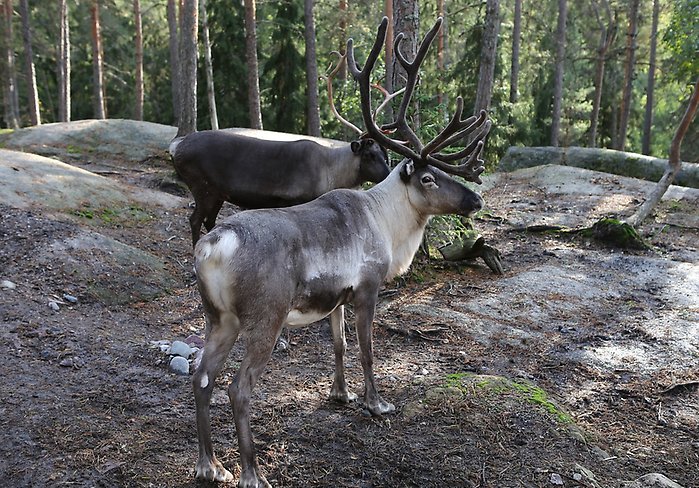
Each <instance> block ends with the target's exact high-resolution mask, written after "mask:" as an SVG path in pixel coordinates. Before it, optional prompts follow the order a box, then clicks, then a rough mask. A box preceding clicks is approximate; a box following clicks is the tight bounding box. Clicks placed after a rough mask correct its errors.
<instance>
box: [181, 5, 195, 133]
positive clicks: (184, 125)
mask: <svg viewBox="0 0 699 488" xmlns="http://www.w3.org/2000/svg"><path fill="white" fill-rule="evenodd" d="M198 5H199V4H198V2H197V0H184V3H183V4H182V7H183V8H182V10H181V11H180V16H181V17H180V18H181V27H180V49H179V52H180V67H181V71H180V117H179V125H178V130H177V137H180V136H185V135H187V134H189V133H191V132H196V130H197V54H198V53H197V41H198V26H199V8H198Z"/></svg>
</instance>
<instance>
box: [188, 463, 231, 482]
mask: <svg viewBox="0 0 699 488" xmlns="http://www.w3.org/2000/svg"><path fill="white" fill-rule="evenodd" d="M194 477H195V478H197V479H202V480H206V481H222V482H226V481H233V475H232V474H231V473H230V471H228V470H227V469H226V468H224V467H223V464H221V463H220V462H219V461H218V460H217V459H214V460H213V461H212V460H203V461H202V460H200V461H199V462H198V463H197V467H196V468H195V469H194Z"/></svg>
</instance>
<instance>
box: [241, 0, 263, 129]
mask: <svg viewBox="0 0 699 488" xmlns="http://www.w3.org/2000/svg"><path fill="white" fill-rule="evenodd" d="M255 8H256V7H255V0H245V59H246V60H247V66H248V112H249V114H250V127H251V128H253V129H262V111H261V109H260V79H259V75H258V67H257V27H256V25H255V23H256V19H255Z"/></svg>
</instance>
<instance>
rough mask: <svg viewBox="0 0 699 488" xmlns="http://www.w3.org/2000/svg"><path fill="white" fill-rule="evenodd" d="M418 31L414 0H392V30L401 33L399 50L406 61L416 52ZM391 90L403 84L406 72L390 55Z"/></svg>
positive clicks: (418, 20) (418, 17)
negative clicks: (401, 38)
mask: <svg viewBox="0 0 699 488" xmlns="http://www.w3.org/2000/svg"><path fill="white" fill-rule="evenodd" d="M419 31H420V13H419V9H418V4H417V1H416V0H393V32H394V35H397V34H403V41H402V42H401V43H400V50H401V53H402V54H403V56H405V58H406V59H407V60H408V61H412V60H413V59H414V58H415V54H416V53H417V46H418V44H419V42H420V41H419V39H418V36H419ZM392 70H393V76H392V81H391V85H392V87H393V90H394V91H395V90H398V89H399V88H401V87H403V86H405V79H406V74H405V70H404V69H403V67H402V66H401V65H400V63H399V62H398V58H396V56H395V55H394V56H392Z"/></svg>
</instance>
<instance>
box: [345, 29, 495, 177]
mask: <svg viewBox="0 0 699 488" xmlns="http://www.w3.org/2000/svg"><path fill="white" fill-rule="evenodd" d="M441 26H442V18H441V17H440V18H438V19H437V22H435V24H434V26H433V27H432V28H431V29H430V31H429V32H428V33H427V35H426V36H425V38H424V39H423V40H422V42H421V43H420V46H419V47H418V50H417V54H416V55H415V59H413V61H412V62H409V61H408V60H407V59H406V58H405V56H403V54H402V53H401V51H400V49H399V48H400V43H401V42H402V40H403V34H402V33H401V34H398V36H396V40H395V42H394V52H395V53H396V58H397V59H398V62H399V63H400V64H401V66H403V69H405V71H406V73H407V75H408V79H407V82H406V87H405V94H404V95H403V99H402V100H401V104H400V108H399V109H398V115H397V116H396V120H394V121H393V122H391V123H390V124H386V125H383V126H382V127H381V128H379V127H378V126H377V125H376V122H375V121H374V118H373V117H372V112H371V91H370V86H371V84H370V80H369V78H370V76H371V71H372V70H373V69H374V65H375V64H376V60H377V59H378V57H379V53H380V52H381V47H382V46H383V43H384V40H385V38H386V29H387V27H388V18H386V17H384V18H383V20H382V21H381V24H380V25H379V28H378V31H377V33H376V39H375V40H374V45H373V47H372V48H371V51H370V52H369V56H368V57H367V59H366V62H365V64H364V68H363V69H361V70H360V69H359V66H358V65H357V63H356V61H355V59H354V47H353V41H352V39H348V40H347V54H346V57H347V65H348V67H349V70H350V72H351V73H352V76H353V77H354V79H355V80H356V81H357V83H358V84H359V93H360V101H361V108H362V117H363V119H364V125H365V126H366V130H367V132H368V133H369V135H370V136H371V137H372V138H374V139H375V140H376V141H377V142H379V143H380V144H381V145H383V146H384V147H386V148H388V149H390V150H392V151H394V152H396V153H398V154H400V155H401V156H403V157H406V158H409V159H411V160H412V161H413V162H414V163H415V164H416V165H418V166H426V165H428V164H429V165H432V166H435V167H437V168H439V169H441V170H443V171H445V172H447V173H449V174H452V175H457V176H461V177H462V178H464V179H466V180H468V181H473V182H476V183H481V179H480V174H481V173H482V172H483V169H484V168H483V160H481V159H480V155H481V152H482V150H483V144H484V139H485V137H486V136H487V135H488V132H489V131H490V127H491V122H490V121H489V120H487V116H486V113H485V111H482V112H481V113H480V114H479V116H478V117H476V116H473V117H469V118H467V119H462V118H461V117H462V115H463V108H464V102H463V99H462V98H461V97H458V98H457V100H456V111H455V113H454V116H453V117H452V119H451V121H450V122H449V124H447V126H446V127H445V128H444V129H443V130H442V132H440V133H439V134H438V135H437V137H435V138H434V139H433V140H431V141H430V142H429V143H428V144H427V145H423V144H422V142H421V141H420V139H419V138H418V136H417V134H415V132H414V131H413V130H412V129H411V128H410V127H409V126H408V123H407V122H406V112H407V110H408V106H409V105H410V99H411V98H412V95H413V92H414V91H415V86H416V84H417V80H418V75H419V68H420V65H421V64H422V62H423V60H424V59H425V55H426V54H427V50H428V48H429V47H430V44H432V41H433V40H434V38H435V36H436V35H437V32H439V29H440V28H441ZM393 96H395V94H394V95H393ZM390 130H397V131H398V132H399V133H400V135H401V136H402V137H404V138H405V139H406V140H407V141H408V144H409V146H410V147H408V146H406V145H403V144H401V143H400V142H398V141H396V140H394V139H391V138H390V137H388V136H387V135H386V134H385V132H386V131H390ZM476 131H477V132H476ZM474 132H475V133H476V136H475V137H474V139H473V141H472V142H471V143H470V144H469V145H468V146H467V147H466V148H464V149H462V150H460V151H458V152H455V153H451V154H448V153H441V152H439V151H441V150H442V149H445V148H447V147H449V146H451V145H452V144H455V143H456V142H458V141H461V140H463V139H464V137H466V136H467V135H469V134H472V133H474ZM459 159H465V162H464V163H463V164H459V165H454V164H451V162H452V161H456V160H459Z"/></svg>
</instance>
